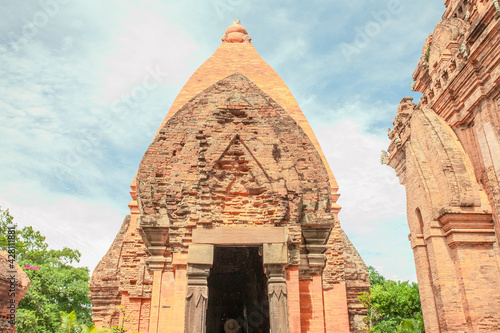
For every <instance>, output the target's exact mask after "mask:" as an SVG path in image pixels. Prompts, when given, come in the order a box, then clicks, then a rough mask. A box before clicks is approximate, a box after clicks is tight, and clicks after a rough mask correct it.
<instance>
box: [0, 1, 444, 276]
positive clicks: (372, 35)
mask: <svg viewBox="0 0 500 333" xmlns="http://www.w3.org/2000/svg"><path fill="white" fill-rule="evenodd" d="M443 12H444V5H443V1H438V0H436V1H430V0H427V1H411V2H410V1H403V0H390V1H380V0H379V1H374V0H351V1H326V0H325V1H311V2H307V3H306V2H305V1H301V2H299V1H292V0H277V1H272V2H271V1H264V0H215V1H213V0H209V1H200V0H197V1H195V0H177V1H170V0H169V1H166V0H108V1H97V0H85V1H78V0H41V1H34V0H33V1H31V0H26V1H17V0H3V1H2V2H1V3H0V156H1V158H2V161H1V162H2V163H0V205H1V206H2V207H3V208H10V210H11V213H12V214H13V215H14V217H15V219H16V221H17V222H18V223H19V224H20V225H22V226H23V225H33V226H34V227H35V228H36V229H38V230H40V231H42V233H43V234H45V235H46V236H47V239H48V242H49V244H50V245H51V246H52V247H54V248H60V247H63V246H70V247H72V248H76V249H79V250H80V251H81V252H82V262H81V263H82V265H85V266H88V267H89V268H90V269H91V270H92V269H94V267H95V266H96V264H97V263H98V261H99V260H100V258H101V257H102V256H103V255H104V253H105V252H106V250H107V249H108V247H109V246H110V244H111V242H112V240H113V239H114V237H115V235H116V233H117V232H118V229H119V226H120V225H121V222H122V220H123V217H124V216H125V215H126V214H127V213H128V207H127V204H128V202H129V201H130V196H129V184H130V182H131V181H132V179H133V177H134V175H135V172H136V171H137V168H138V165H139V162H140V160H141V158H142V156H143V154H144V152H145V151H146V149H147V147H148V145H149V144H150V143H151V140H152V139H153V136H154V134H155V132H156V130H157V129H158V126H159V125H160V123H161V121H162V119H163V118H164V116H165V114H166V113H167V111H168V109H169V107H170V105H171V103H172V102H173V100H174V98H175V97H176V95H177V93H178V92H179V91H180V89H181V87H182V86H183V85H184V83H185V82H186V81H187V79H188V78H189V77H190V75H191V74H192V73H193V72H194V71H195V70H196V68H198V67H199V66H200V65H201V64H202V63H203V62H204V61H205V60H206V59H207V58H208V57H210V55H211V54H212V53H213V52H214V51H215V49H216V48H217V47H218V45H219V44H220V38H221V37H222V36H223V34H224V31H225V29H226V27H227V26H229V25H230V24H231V23H232V22H233V20H234V19H235V18H239V19H240V20H241V22H242V24H243V25H244V26H245V27H246V28H247V30H248V32H249V35H250V36H251V37H252V43H253V45H254V46H255V48H256V49H257V51H258V52H259V54H260V55H261V57H262V58H263V59H264V60H265V61H266V62H267V63H269V64H270V65H271V67H273V68H274V69H275V70H276V71H277V72H278V74H279V75H280V76H281V77H282V78H283V80H284V81H285V83H286V84H287V85H288V87H289V88H290V90H291V91H292V93H293V94H294V96H295V98H296V99H297V101H298V103H299V105H300V107H301V109H302V111H303V112H304V114H305V115H306V117H307V118H308V120H309V122H310V123H311V125H312V127H313V129H314V131H315V133H316V135H317V137H318V139H319V140H320V143H321V146H322V148H323V150H324V152H325V154H326V156H327V158H328V160H329V163H330V166H331V168H332V171H333V173H334V175H335V177H336V179H337V182H338V183H339V186H340V190H339V192H340V193H341V197H340V199H339V203H340V204H341V205H342V206H343V209H342V211H341V213H340V220H341V225H342V227H343V229H344V230H345V231H346V232H347V234H348V235H349V237H350V238H351V240H352V242H353V243H354V245H355V246H356V247H357V249H358V250H359V252H360V254H361V255H362V257H363V259H364V260H365V262H366V264H368V265H372V266H375V267H376V268H377V269H378V270H379V271H380V272H382V274H384V275H385V276H387V277H389V278H392V279H401V280H407V279H410V280H415V279H416V278H415V269H414V264H413V257H412V252H411V249H410V244H409V242H408V239H407V235H408V233H409V230H408V226H407V222H406V217H405V210H406V208H405V205H406V203H405V194H404V188H403V186H402V185H399V181H398V179H397V177H396V175H395V172H394V170H392V169H391V168H389V167H387V166H382V165H380V162H379V158H380V151H381V150H382V149H386V148H387V146H388V144H389V141H388V139H387V136H386V133H387V128H388V127H390V126H392V119H393V118H394V115H395V114H396V110H397V105H398V104H399V101H400V100H401V98H402V97H405V96H410V97H415V99H416V100H418V99H419V98H420V94H418V93H414V92H412V91H410V81H411V80H412V78H411V75H412V73H413V71H414V69H415V67H416V65H417V61H418V59H419V58H420V56H421V55H422V47H423V43H424V41H425V39H426V38H427V36H428V35H429V33H431V32H432V30H433V28H434V26H435V24H436V23H437V21H438V19H440V17H441V15H442V13H443ZM146 85H147V89H144V87H146ZM117 103H122V105H123V104H126V105H127V107H126V108H124V107H122V108H116V107H114V106H116V105H117Z"/></svg>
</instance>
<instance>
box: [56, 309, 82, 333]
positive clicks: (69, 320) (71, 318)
mask: <svg viewBox="0 0 500 333" xmlns="http://www.w3.org/2000/svg"><path fill="white" fill-rule="evenodd" d="M60 315H61V327H60V328H59V331H60V332H61V333H75V332H79V331H80V329H79V328H80V325H78V320H77V319H76V313H75V311H74V310H73V311H71V312H70V313H66V312H64V311H61V312H60Z"/></svg>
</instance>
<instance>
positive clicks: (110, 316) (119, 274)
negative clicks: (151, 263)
mask: <svg viewBox="0 0 500 333" xmlns="http://www.w3.org/2000/svg"><path fill="white" fill-rule="evenodd" d="M146 258H147V254H146V247H145V246H144V243H143V241H142V239H141V237H140V236H139V233H138V231H137V230H136V229H135V224H134V225H131V217H130V215H127V216H126V217H125V219H124V221H123V224H122V226H121V228H120V231H119V232H118V234H117V236H116V237H115V240H114V241H113V244H112V245H111V247H110V248H109V250H108V252H107V253H106V255H105V256H104V257H103V258H102V259H101V261H100V262H99V264H98V265H97V267H96V268H95V270H94V272H93V273H92V278H91V281H90V298H91V299H92V319H93V321H94V322H95V323H96V326H98V327H110V326H118V325H120V324H121V318H122V316H123V314H122V313H121V312H120V311H119V309H118V306H120V305H129V304H130V302H132V301H131V300H130V299H131V298H135V299H137V300H139V302H148V300H149V298H151V285H152V278H151V276H150V274H149V273H148V272H147V270H146V265H145V259H146ZM124 297H125V298H124ZM141 299H144V300H143V301H140V300H141ZM136 302H137V301H136ZM135 311H136V310H133V309H132V308H131V307H128V306H127V316H128V317H131V318H132V321H131V323H130V324H129V326H134V327H135V328H130V329H134V330H137V329H138V328H137V326H139V321H140V320H139V317H140V316H142V317H144V316H145V314H146V313H147V316H146V317H147V319H148V320H149V313H148V309H147V308H146V307H145V309H142V310H141V311H140V313H138V312H135ZM146 323H147V321H146Z"/></svg>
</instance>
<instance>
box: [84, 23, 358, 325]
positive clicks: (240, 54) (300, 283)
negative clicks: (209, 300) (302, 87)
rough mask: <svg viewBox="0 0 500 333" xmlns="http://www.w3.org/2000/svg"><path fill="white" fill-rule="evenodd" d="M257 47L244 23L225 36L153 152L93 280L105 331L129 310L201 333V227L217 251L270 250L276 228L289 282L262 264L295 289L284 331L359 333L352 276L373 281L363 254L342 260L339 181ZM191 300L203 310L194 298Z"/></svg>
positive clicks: (139, 317) (143, 319)
mask: <svg viewBox="0 0 500 333" xmlns="http://www.w3.org/2000/svg"><path fill="white" fill-rule="evenodd" d="M250 40H251V39H250V38H249V37H248V34H247V32H246V30H245V29H244V28H243V27H242V26H241V25H239V24H238V23H235V24H233V25H232V26H231V27H229V28H228V30H227V31H226V35H225V37H224V38H223V44H222V45H221V46H220V47H219V49H218V50H217V51H216V52H215V53H214V55H213V56H212V57H211V58H210V59H209V60H207V62H205V64H203V65H202V66H201V67H200V68H199V69H198V70H197V71H196V72H195V73H194V74H193V76H192V77H191V78H190V80H189V81H188V83H187V84H186V85H185V86H184V88H183V89H182V91H181V92H180V93H179V95H178V97H177V98H176V100H175V102H174V104H173V105H172V107H171V109H170V111H169V113H168V115H167V117H166V119H165V121H164V122H163V123H162V125H161V127H160V129H159V130H158V132H157V134H156V136H155V138H154V140H153V142H152V144H151V145H150V147H149V148H148V150H147V151H146V153H145V155H144V157H143V159H142V161H141V164H140V166H139V170H138V173H137V175H136V179H135V180H134V181H133V183H132V185H131V187H132V191H131V195H132V199H133V201H132V202H131V203H130V204H129V207H130V209H131V216H130V217H128V218H127V219H126V220H125V222H124V225H123V226H122V229H121V231H120V233H119V234H118V235H117V237H116V239H115V242H114V243H113V245H112V246H111V248H110V250H109V252H108V253H107V254H106V256H105V257H104V258H103V260H102V261H101V263H100V264H99V266H98V267H97V268H96V270H95V272H94V275H93V277H92V284H91V291H92V299H93V303H94V307H95V308H94V312H93V316H94V320H95V321H96V322H98V323H99V326H103V325H111V324H113V325H114V324H115V323H116V322H117V321H118V320H121V319H120V315H119V312H118V311H117V305H122V306H124V307H125V308H126V311H127V313H128V314H129V316H130V317H131V321H130V322H129V323H128V324H127V328H129V329H133V330H142V331H143V332H150V333H158V332H184V329H185V327H199V325H198V326H197V325H194V324H193V323H192V322H191V321H189V324H190V325H188V326H185V325H184V324H185V321H184V320H185V316H192V314H194V313H199V314H200V313H201V314H203V313H204V312H203V311H202V310H200V309H198V308H197V306H198V305H196V304H206V300H204V297H207V296H204V295H207V291H206V290H205V289H203V288H205V287H204V286H205V285H206V284H205V282H204V280H203V279H206V274H208V273H207V272H208V271H209V270H210V267H209V266H210V265H211V264H210V258H205V255H204V254H203V253H201V254H198V256H197V259H196V260H201V259H200V258H203V262H204V263H205V264H204V265H205V266H203V267H198V266H199V263H197V264H194V263H193V262H192V261H189V260H190V259H188V258H191V260H194V259H193V258H194V257H192V256H190V253H191V254H192V253H194V252H191V251H194V249H195V248H196V246H198V248H200V247H199V246H200V244H203V247H204V248H205V247H206V246H207V244H205V243H206V242H205V241H204V240H203V239H199V238H200V237H198V236H195V237H193V231H195V232H194V234H195V235H196V234H198V235H200V234H199V233H198V232H199V231H200V230H199V229H200V228H203V231H204V232H205V233H204V234H205V235H211V236H210V239H212V241H213V242H216V243H214V244H215V246H218V245H220V244H221V242H222V244H224V246H229V245H232V246H260V247H263V243H264V241H263V240H264V239H268V238H267V237H266V235H265V233H266V230H270V229H271V228H275V229H272V230H275V231H277V230H279V233H274V234H275V235H283V236H280V237H282V239H281V238H280V239H278V240H276V242H278V244H274V245H275V246H270V247H268V248H273V249H284V250H283V251H284V252H283V253H285V252H286V255H282V253H281V254H280V255H278V256H276V257H275V258H279V264H280V265H283V270H284V275H283V277H279V276H280V275H279V274H280V273H279V272H280V270H279V269H276V264H273V265H274V266H273V267H271V266H266V265H268V264H266V263H265V262H266V261H265V260H264V261H263V262H264V266H266V272H267V273H268V274H271V273H269V272H270V269H271V268H272V271H273V272H274V273H272V274H275V275H274V276H275V277H276V278H277V279H281V278H282V280H280V281H282V283H283V284H286V287H287V289H288V293H287V296H286V297H287V298H288V303H287V304H288V305H287V307H288V314H286V313H284V315H285V317H284V318H283V320H282V322H283V323H289V327H290V332H294V333H299V332H304V333H305V332H311V333H312V332H314V333H317V332H326V331H328V332H329V331H335V332H349V331H353V332H354V331H356V328H355V327H351V328H350V327H349V318H350V317H353V316H356V314H357V313H358V312H359V311H361V310H360V309H359V308H358V304H355V303H356V302H355V301H353V297H354V296H353V295H354V293H355V291H354V289H353V288H357V287H358V284H357V283H358V282H359V281H362V279H363V278H361V277H360V276H361V275H362V274H361V273H360V274H359V275H356V274H353V273H352V269H353V267H355V269H356V270H357V271H359V272H362V271H363V270H364V272H365V273H366V274H367V272H366V267H365V266H364V264H362V261H360V260H361V259H360V258H359V255H358V256H356V255H347V254H346V252H344V251H345V247H347V248H348V249H347V251H348V253H351V254H352V253H354V252H355V250H354V252H353V248H352V244H350V242H346V241H345V240H344V238H345V236H343V235H342V231H341V228H340V223H339V221H338V220H337V213H338V211H339V209H340V207H339V206H338V204H336V200H337V198H338V194H337V184H336V182H335V179H334V177H333V174H332V173H331V171H330V169H329V167H328V165H327V164H326V159H325V157H324V155H323V154H322V152H321V149H320V147H319V144H318V142H317V140H316V138H315V136H314V133H313V132H312V130H311V128H310V126H309V124H308V123H307V120H306V119H305V117H304V115H303V114H302V112H301V111H300V109H299V108H298V105H297V104H296V101H295V99H294V98H293V96H292V95H291V93H290V91H289V90H288V88H287V87H286V85H285V84H284V83H283V81H282V80H281V78H279V76H278V75H277V74H276V73H275V72H274V71H273V70H272V69H271V68H270V67H269V65H267V64H266V63H265V62H264V61H263V60H262V59H261V58H260V57H259V56H258V54H257V53H256V52H255V49H254V48H253V46H252V45H251V44H250ZM222 227H224V228H223V229H222ZM228 228H229V229H228ZM232 228H238V229H237V230H236V229H232ZM278 228H280V229H278ZM231 230H236V231H237V232H231ZM242 230H249V235H250V234H251V237H245V236H246V235H245V233H242V232H241V231H242ZM219 232H222V234H223V235H227V237H231V242H228V241H227V240H226V239H224V240H221V237H220V236H218V235H220V233H219ZM207 233H208V234H207ZM260 233H263V235H262V237H261V236H259V234H260ZM202 234H203V233H202ZM196 237H198V239H197V238H196ZM273 237H274V236H273ZM273 237H272V238H273ZM259 239H262V240H260V241H259ZM273 239H275V238H273ZM249 240H251V241H250V243H248V242H249ZM217 242H219V243H217ZM273 242H274V241H273ZM193 243H195V244H196V246H191V248H190V245H192V244H193ZM266 244H267V243H266ZM210 245H211V244H210ZM266 246H267V245H266ZM228 251H229V250H228ZM261 252H262V251H261ZM228 253H230V252H228ZM356 254H357V253H356ZM261 255H264V256H265V255H266V254H265V253H264V254H261ZM228 260H238V258H232V259H231V258H229V257H228ZM276 260H277V259H276ZM345 260H347V262H348V266H345V265H344V261H345ZM360 262H361V263H360ZM228 264H230V263H228ZM196 265H198V266H196ZM269 265H271V264H269ZM229 266H231V265H229ZM235 267H241V265H236V266H235ZM346 267H348V270H346ZM219 268H220V267H219ZM268 268H269V270H268ZM348 272H349V274H348V275H346V273H348ZM366 274H365V275H366ZM347 277H349V281H346V280H347ZM361 284H362V283H361ZM361 284H360V285H361ZM188 286H189V288H188ZM280 288H281V287H280ZM187 290H189V292H188V291H187ZM195 294H196V295H201V296H197V297H201V298H199V300H200V301H199V302H191V301H189V299H191V298H190V297H191V296H192V295H195ZM189 295H191V296H189ZM208 297H210V296H208ZM269 297H271V296H269ZM189 302H191V303H189ZM279 302H282V300H279ZM188 310H189V311H188ZM326 311H328V316H326V317H325V312H326ZM356 311H357V312H356ZM280 313H282V312H280ZM282 315H283V313H282ZM198 317H199V318H198ZM198 317H195V318H194V317H193V318H194V319H192V320H203V319H200V318H201V317H202V315H200V316H198ZM186 318H187V317H186ZM189 318H191V317H189ZM353 318H354V317H353ZM273 322H276V321H275V320H274V319H273ZM351 323H352V325H354V323H355V321H353V320H351ZM202 325H203V324H202ZM197 333H198V332H197Z"/></svg>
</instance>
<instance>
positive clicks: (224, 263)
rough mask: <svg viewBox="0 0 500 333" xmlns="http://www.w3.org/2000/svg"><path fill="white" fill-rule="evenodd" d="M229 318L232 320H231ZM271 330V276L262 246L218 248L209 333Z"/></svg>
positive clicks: (212, 274)
mask: <svg viewBox="0 0 500 333" xmlns="http://www.w3.org/2000/svg"><path fill="white" fill-rule="evenodd" d="M228 321H229V323H228ZM235 321H236V322H237V323H238V325H237V326H236V327H238V326H239V329H238V328H233V330H230V332H234V333H269V303H268V300H267V277H266V275H265V274H264V267H263V264H262V255H261V254H259V248H258V247H216V248H215V253H214V264H213V267H212V269H211V270H210V275H209V277H208V309H207V333H225V331H224V325H226V327H235Z"/></svg>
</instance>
